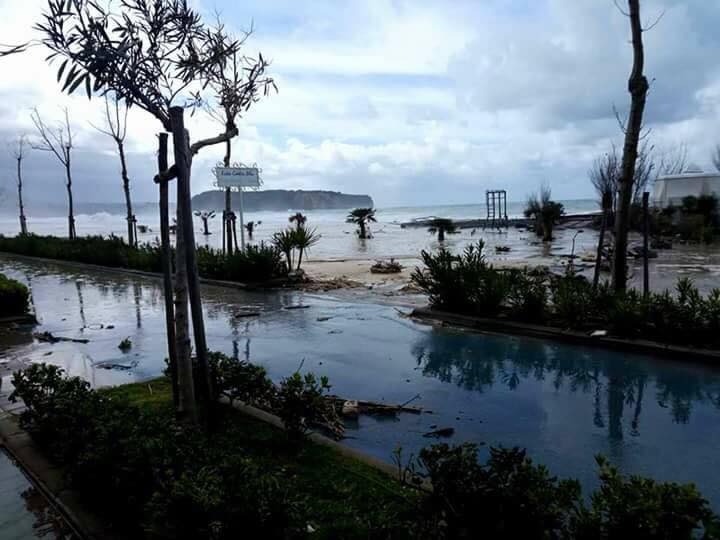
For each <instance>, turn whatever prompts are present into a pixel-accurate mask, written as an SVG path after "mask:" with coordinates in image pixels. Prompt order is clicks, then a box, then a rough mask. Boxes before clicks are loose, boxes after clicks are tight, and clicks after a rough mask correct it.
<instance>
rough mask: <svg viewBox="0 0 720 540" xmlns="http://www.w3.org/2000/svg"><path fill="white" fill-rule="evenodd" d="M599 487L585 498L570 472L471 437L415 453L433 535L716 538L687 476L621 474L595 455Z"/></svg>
mask: <svg viewBox="0 0 720 540" xmlns="http://www.w3.org/2000/svg"><path fill="white" fill-rule="evenodd" d="M597 462H598V465H599V477H600V487H599V488H598V490H596V491H595V492H594V493H593V494H592V495H591V497H590V499H589V501H590V505H589V506H588V505H587V503H586V502H585V500H584V499H583V497H582V494H581V489H580V485H579V483H578V482H577V481H575V480H558V479H557V478H555V477H553V476H551V475H550V473H549V472H548V470H547V469H546V468H545V467H543V466H542V465H535V464H533V462H532V461H531V460H530V459H529V458H528V457H527V455H526V453H525V451H524V450H520V449H518V448H513V449H502V448H500V449H498V448H491V449H490V458H489V459H488V461H487V462H486V463H485V464H480V463H479V462H478V460H477V448H476V446H475V445H472V444H465V445H461V446H455V447H450V446H448V445H446V444H441V445H435V446H432V447H430V448H425V449H423V450H422V451H421V453H420V464H421V465H422V466H424V468H425V470H426V471H427V474H428V476H429V478H430V480H431V481H432V484H433V491H432V493H430V494H429V495H428V496H427V497H426V498H425V499H424V501H423V507H422V509H421V515H423V516H424V518H425V521H426V523H425V531H424V532H425V536H427V537H430V538H481V537H485V538H557V539H566V540H570V539H573V540H610V539H615V538H633V539H640V540H651V539H652V540H656V539H659V540H680V539H687V540H690V539H692V538H698V535H702V534H704V536H702V537H703V538H718V533H719V532H720V531H719V530H718V525H719V524H718V518H717V516H716V515H715V514H714V513H713V512H712V510H711V509H710V505H709V504H708V502H707V500H705V499H704V498H703V497H702V496H701V495H700V493H698V491H697V490H696V489H695V487H694V486H693V485H692V484H689V485H679V484H675V483H661V482H656V481H654V480H651V479H647V478H642V477H639V476H630V477H625V476H623V475H621V474H620V473H619V472H618V470H617V469H616V468H615V467H612V466H610V465H609V464H608V463H607V461H606V460H605V459H604V458H602V457H598V458H597Z"/></svg>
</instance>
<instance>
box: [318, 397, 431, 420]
mask: <svg viewBox="0 0 720 540" xmlns="http://www.w3.org/2000/svg"><path fill="white" fill-rule="evenodd" d="M418 397H419V396H418ZM325 399H327V400H328V401H331V402H332V403H333V405H334V406H335V409H337V410H340V411H341V414H342V415H343V416H345V412H344V411H345V407H346V405H348V407H349V410H351V409H352V408H356V409H357V414H368V415H381V416H383V415H384V416H388V415H390V416H392V415H395V414H397V413H400V412H403V413H411V414H420V413H421V412H423V410H422V408H420V407H409V406H408V405H407V403H405V404H402V405H393V404H389V403H379V402H377V401H364V400H358V399H344V398H341V397H338V396H327V397H326V398H325ZM413 399H415V398H413ZM411 401H412V400H411ZM408 403H409V402H408ZM351 414H352V413H351ZM357 414H355V416H357Z"/></svg>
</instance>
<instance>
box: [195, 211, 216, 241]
mask: <svg viewBox="0 0 720 540" xmlns="http://www.w3.org/2000/svg"><path fill="white" fill-rule="evenodd" d="M195 216H197V217H199V218H200V219H201V220H202V224H203V234H204V235H205V236H209V235H211V234H212V233H211V232H210V228H209V223H208V222H209V221H210V220H211V219H214V218H215V211H214V210H212V211H210V212H201V211H200V210H197V211H196V212H195Z"/></svg>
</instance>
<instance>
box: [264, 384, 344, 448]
mask: <svg viewBox="0 0 720 540" xmlns="http://www.w3.org/2000/svg"><path fill="white" fill-rule="evenodd" d="M329 389H330V384H329V382H328V378H327V377H320V378H318V377H316V376H315V374H313V373H306V374H305V375H304V376H302V375H300V373H299V372H295V373H294V374H293V375H291V376H290V377H287V378H285V379H283V380H282V381H281V382H280V388H279V389H278V393H277V404H276V407H277V414H278V416H279V417H280V418H281V419H282V421H283V423H284V424H285V428H286V429H287V430H288V433H289V435H290V436H291V437H292V438H295V439H297V438H301V437H303V436H304V435H305V434H306V433H307V431H308V430H309V429H310V428H311V427H312V426H313V425H314V424H321V423H323V422H326V421H327V420H328V419H329V417H334V416H335V415H336V413H335V409H334V407H333V406H332V404H330V403H329V402H328V401H327V400H326V399H325V397H324V396H325V394H326V393H327V391H328V390H329Z"/></svg>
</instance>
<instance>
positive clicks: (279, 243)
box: [272, 229, 295, 272]
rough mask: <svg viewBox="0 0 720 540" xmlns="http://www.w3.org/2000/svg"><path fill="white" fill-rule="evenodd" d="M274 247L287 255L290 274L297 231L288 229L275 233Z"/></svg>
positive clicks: (286, 259)
mask: <svg viewBox="0 0 720 540" xmlns="http://www.w3.org/2000/svg"><path fill="white" fill-rule="evenodd" d="M272 243H273V245H274V246H275V247H276V248H277V249H279V250H280V251H281V252H282V253H283V254H284V255H285V261H286V262H287V269H288V272H289V271H290V270H292V252H293V249H294V248H295V231H294V230H293V229H287V230H285V231H281V232H278V233H275V234H274V235H273V239H272Z"/></svg>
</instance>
